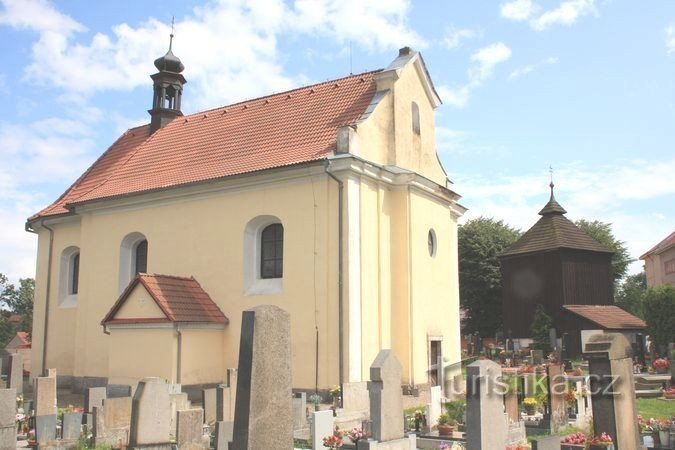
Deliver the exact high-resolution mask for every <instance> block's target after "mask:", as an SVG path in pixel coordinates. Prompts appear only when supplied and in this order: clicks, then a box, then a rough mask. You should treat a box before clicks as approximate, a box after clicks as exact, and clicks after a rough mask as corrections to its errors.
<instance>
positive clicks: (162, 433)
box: [129, 377, 171, 450]
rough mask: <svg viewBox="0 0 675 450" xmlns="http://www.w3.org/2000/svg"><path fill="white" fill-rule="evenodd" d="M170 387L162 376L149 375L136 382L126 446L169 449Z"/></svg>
mask: <svg viewBox="0 0 675 450" xmlns="http://www.w3.org/2000/svg"><path fill="white" fill-rule="evenodd" d="M169 412H170V404H169V389H168V386H167V384H166V383H165V382H164V380H162V379H161V378H156V377H150V378H145V379H143V380H141V381H140V382H139V383H138V387H137V388H136V392H135V393H134V397H133V400H132V403H131V427H130V429H129V447H131V448H143V447H148V446H152V447H153V449H167V450H168V449H170V448H171V444H170V443H169V433H170V431H171V430H170V424H171V420H170V414H169Z"/></svg>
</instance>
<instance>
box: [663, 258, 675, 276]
mask: <svg viewBox="0 0 675 450" xmlns="http://www.w3.org/2000/svg"><path fill="white" fill-rule="evenodd" d="M663 269H664V271H665V272H666V273H675V258H673V259H669V260H668V261H666V262H664V263H663Z"/></svg>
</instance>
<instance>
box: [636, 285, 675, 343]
mask: <svg viewBox="0 0 675 450" xmlns="http://www.w3.org/2000/svg"><path fill="white" fill-rule="evenodd" d="M643 307H644V318H645V321H646V322H647V333H648V334H649V336H650V338H651V340H652V342H653V343H655V344H656V345H658V346H667V345H668V343H670V342H675V287H673V286H670V285H665V286H659V287H655V288H649V289H648V290H647V292H646V294H645V296H644V303H643Z"/></svg>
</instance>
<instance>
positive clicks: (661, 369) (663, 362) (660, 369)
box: [652, 358, 670, 373]
mask: <svg viewBox="0 0 675 450" xmlns="http://www.w3.org/2000/svg"><path fill="white" fill-rule="evenodd" d="M652 367H653V368H654V371H655V372H656V373H666V372H667V371H668V368H669V367H670V363H669V362H668V360H667V359H664V358H659V359H656V360H654V362H653V363H652Z"/></svg>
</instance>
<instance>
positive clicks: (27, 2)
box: [0, 0, 86, 35]
mask: <svg viewBox="0 0 675 450" xmlns="http://www.w3.org/2000/svg"><path fill="white" fill-rule="evenodd" d="M2 4H3V5H4V7H5V10H4V11H0V24H4V25H9V26H11V27H14V28H23V29H30V30H33V31H38V32H54V33H58V34H62V35H68V34H70V33H73V32H78V31H85V30H86V28H85V27H84V26H83V25H82V24H80V23H78V22H77V21H75V20H73V19H72V18H70V17H68V16H66V15H65V14H61V13H60V12H59V11H57V10H56V9H54V8H53V7H52V5H51V4H50V3H49V2H48V1H46V0H2Z"/></svg>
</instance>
